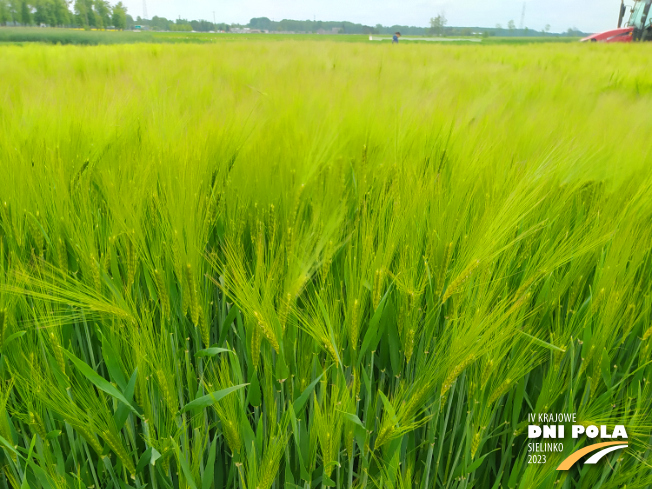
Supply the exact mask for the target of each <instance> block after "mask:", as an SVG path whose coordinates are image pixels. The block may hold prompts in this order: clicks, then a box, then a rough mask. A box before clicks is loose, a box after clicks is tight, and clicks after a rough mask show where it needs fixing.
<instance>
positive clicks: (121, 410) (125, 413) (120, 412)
mask: <svg viewBox="0 0 652 489" xmlns="http://www.w3.org/2000/svg"><path fill="white" fill-rule="evenodd" d="M137 378H138V367H136V369H135V370H134V373H133V374H132V376H131V379H129V384H127V386H126V388H125V389H124V395H125V398H126V399H127V401H129V402H132V400H133V398H134V390H135V389H136V379H137ZM128 417H129V408H128V407H127V406H125V405H124V404H120V406H119V407H118V409H117V411H116V413H115V416H114V420H115V425H116V427H117V428H118V430H121V429H122V427H123V426H124V424H125V422H126V421H127V418H128Z"/></svg>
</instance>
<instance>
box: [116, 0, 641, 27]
mask: <svg viewBox="0 0 652 489" xmlns="http://www.w3.org/2000/svg"><path fill="white" fill-rule="evenodd" d="M115 1H117V0H115ZM115 1H111V3H115ZM122 1H123V3H124V4H125V5H126V6H127V9H128V12H129V13H130V14H131V15H132V16H133V17H134V18H136V16H139V15H140V16H141V17H142V16H143V0H122ZM145 1H146V2H147V14H148V15H147V17H148V18H151V17H152V16H154V15H158V16H160V17H167V18H168V19H176V18H178V17H179V16H181V18H186V19H189V20H192V19H196V20H200V19H205V20H210V21H212V20H213V12H215V19H216V20H217V22H226V23H228V24H232V23H239V24H246V23H248V22H249V19H250V18H252V17H269V18H270V19H272V20H276V21H278V20H281V19H295V20H306V19H316V20H332V21H342V20H347V21H350V22H357V23H361V24H366V25H376V24H382V25H388V26H389V25H414V26H423V27H425V26H427V25H429V19H430V18H431V17H434V16H436V15H437V14H440V13H444V14H445V16H446V18H447V19H448V25H450V26H469V27H476V26H478V27H495V26H496V25H497V24H501V25H502V27H506V26H507V23H508V22H509V21H510V20H513V21H514V22H515V24H516V26H517V27H519V26H520V23H521V14H522V11H523V5H525V22H524V25H525V27H529V28H530V29H536V30H542V29H543V28H544V27H545V26H546V25H550V27H551V31H552V32H562V31H566V30H567V29H568V28H569V27H577V28H578V29H580V30H582V31H584V32H599V31H603V30H607V29H610V28H614V27H615V26H616V23H617V19H618V8H619V4H620V2H619V1H618V0H574V1H572V2H569V1H568V0H528V1H525V2H523V1H522V0H520V1H519V0H456V1H452V0H433V1H429V2H427V1H423V0H145ZM625 3H626V4H632V3H633V0H628V1H626V2H625Z"/></svg>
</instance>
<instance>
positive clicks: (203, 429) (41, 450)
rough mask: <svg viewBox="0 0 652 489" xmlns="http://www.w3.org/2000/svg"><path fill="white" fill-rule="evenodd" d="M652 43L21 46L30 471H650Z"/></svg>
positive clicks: (552, 474)
mask: <svg viewBox="0 0 652 489" xmlns="http://www.w3.org/2000/svg"><path fill="white" fill-rule="evenodd" d="M647 48H648V46H642V45H631V46H624V45H623V46H611V45H584V44H583V45H580V44H579V43H577V44H563V45H561V44H559V45H552V44H550V45H534V44H533V45H520V46H509V45H505V46H497V45H494V46H483V45H474V46H443V45H410V44H407V43H401V44H400V45H399V46H391V45H389V44H382V43H377V44H373V43H363V42H360V43H334V42H330V41H325V42H317V41H309V40H304V41H303V42H297V41H290V40H280V41H278V42H265V41H262V40H261V41H244V42H237V41H236V42H223V43H215V44H211V45H149V44H138V45H115V46H98V47H71V46H67V47H62V46H41V45H26V46H0V175H1V176H0V436H1V437H2V438H0V488H5V487H23V486H25V487H26V486H27V485H29V486H30V487H33V488H38V487H44V488H46V487H93V486H94V487H96V488H103V489H113V488H116V489H117V488H124V487H134V488H142V487H145V485H146V486H147V487H148V488H150V487H151V488H157V487H159V488H162V487H174V488H185V487H191V488H199V487H201V488H202V489H208V488H222V487H228V488H236V487H237V488H247V489H254V488H258V487H259V488H263V489H269V488H272V487H273V488H275V489H276V488H280V487H320V486H321V485H324V486H337V487H347V488H352V487H356V488H365V487H382V488H385V487H419V488H430V487H475V488H491V487H499V486H500V487H519V488H520V487H523V488H534V487H537V488H538V487H542V488H543V487H546V488H555V489H561V488H564V489H570V488H576V487H578V488H594V487H602V488H619V487H624V486H625V485H626V486H627V487H628V488H630V487H631V488H642V487H647V486H646V484H649V470H648V468H647V466H646V465H645V462H641V459H645V458H646V457H648V458H649V453H650V446H649V443H650V428H651V420H650V405H651V402H652V390H651V388H650V381H649V379H650V377H651V376H652V368H651V367H650V364H649V361H650V358H651V355H652V347H651V346H650V344H651V343H652V339H651V336H652V334H651V331H652V325H651V324H650V317H651V310H650V306H651V302H650V293H651V292H652V268H651V267H652V225H650V223H651V219H652V199H651V198H650V195H651V194H650V192H651V190H652V170H651V169H650V161H651V158H652V151H651V150H652V139H651V138H650V127H652V82H650V72H649V69H648V66H649V52H648V51H649V50H648V49H647ZM530 412H551V413H556V412H575V413H577V417H578V421H579V422H580V423H587V424H588V423H594V424H607V425H613V424H625V425H626V426H627V429H628V433H629V435H630V438H629V442H630V447H629V448H628V449H627V450H626V451H624V452H622V451H621V452H617V453H616V454H615V455H614V456H613V458H612V459H611V460H610V461H609V463H610V464H611V466H610V468H609V470H606V469H605V470H602V469H600V468H599V467H596V468H590V467H587V468H584V469H582V472H581V473H580V471H579V470H578V469H573V470H572V471H571V472H569V473H567V474H564V475H563V476H558V475H557V473H556V471H555V470H554V469H555V467H556V464H557V463H559V462H560V461H561V459H562V456H563V455H562V454H550V455H549V460H550V462H549V464H547V465H545V466H537V465H528V464H527V460H526V459H527V452H526V442H527V440H526V438H525V432H526V425H527V414H528V413H530ZM583 442H584V441H583V440H579V441H578V443H583ZM572 445H573V442H572V441H568V447H567V449H568V451H570V450H571V449H572V448H573V446H572ZM578 447H579V445H578ZM604 467H605V468H606V467H607V466H606V465H605V466H604Z"/></svg>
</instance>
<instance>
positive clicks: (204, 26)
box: [0, 0, 584, 37]
mask: <svg viewBox="0 0 652 489" xmlns="http://www.w3.org/2000/svg"><path fill="white" fill-rule="evenodd" d="M447 23H448V21H447V19H446V16H445V15H444V14H443V13H441V14H439V15H437V16H436V17H433V18H431V19H430V26H429V27H415V26H407V25H392V26H383V25H381V24H376V25H375V26H370V25H364V24H356V23H353V22H346V21H343V22H335V21H322V20H290V19H283V20H280V21H274V20H271V19H269V18H268V17H254V18H253V19H251V20H250V21H249V23H248V24H246V25H240V24H231V25H229V24H226V23H223V22H222V23H214V22H209V21H207V20H187V19H182V18H178V19H176V20H172V19H166V18H165V17H158V16H156V15H155V16H154V17H152V18H151V19H142V18H141V17H137V18H136V20H134V19H133V18H132V17H131V16H130V15H129V14H128V13H127V8H126V7H125V6H124V5H123V3H122V2H118V3H116V4H115V5H111V4H110V3H109V2H108V1H107V0H0V25H23V26H29V25H46V26H52V27H81V28H85V29H106V28H109V27H111V28H114V29H132V28H134V26H144V27H146V28H149V29H153V30H159V31H187V32H190V31H195V32H209V31H210V32H214V31H223V32H228V31H230V30H231V29H233V28H245V27H247V28H249V29H254V30H260V31H268V32H305V33H320V32H327V33H338V34H366V35H370V34H381V35H382V34H384V35H388V34H393V33H394V32H400V33H401V34H403V35H408V36H428V35H430V36H471V35H483V36H501V37H503V36H518V37H531V36H560V35H566V36H580V35H584V33H583V32H580V31H579V30H578V29H577V28H571V29H568V31H566V32H564V33H563V34H554V33H551V32H550V26H549V25H547V26H545V27H544V28H543V29H542V30H541V31H537V30H535V29H528V28H527V27H525V28H524V29H517V28H516V25H515V23H514V21H513V20H510V21H509V22H508V23H507V29H503V28H502V26H501V25H500V24H499V25H496V27H495V28H488V27H451V26H448V25H447Z"/></svg>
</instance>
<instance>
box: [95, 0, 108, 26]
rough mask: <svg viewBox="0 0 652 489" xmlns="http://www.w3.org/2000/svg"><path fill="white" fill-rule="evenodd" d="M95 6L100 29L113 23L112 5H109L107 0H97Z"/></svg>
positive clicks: (97, 23)
mask: <svg viewBox="0 0 652 489" xmlns="http://www.w3.org/2000/svg"><path fill="white" fill-rule="evenodd" d="M93 7H94V10H95V20H96V25H97V27H98V28H99V29H106V28H107V27H108V26H109V25H111V5H109V2H108V1H107V0H95V1H94V2H93Z"/></svg>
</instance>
